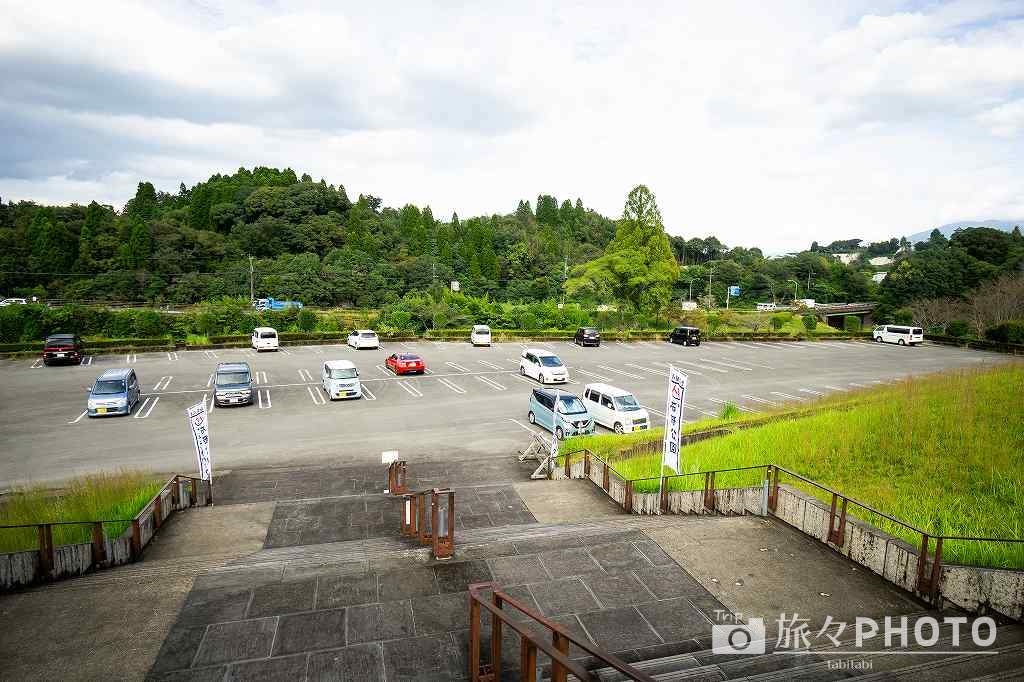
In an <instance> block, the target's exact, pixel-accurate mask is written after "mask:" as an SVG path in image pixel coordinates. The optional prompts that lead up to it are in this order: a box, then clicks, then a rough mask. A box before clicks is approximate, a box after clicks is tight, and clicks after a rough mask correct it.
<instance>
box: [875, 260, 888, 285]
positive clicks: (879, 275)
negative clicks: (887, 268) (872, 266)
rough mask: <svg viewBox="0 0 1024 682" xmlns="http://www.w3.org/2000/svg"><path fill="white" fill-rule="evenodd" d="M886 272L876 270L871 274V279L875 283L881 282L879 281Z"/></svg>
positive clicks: (883, 277)
mask: <svg viewBox="0 0 1024 682" xmlns="http://www.w3.org/2000/svg"><path fill="white" fill-rule="evenodd" d="M872 260H874V259H872ZM888 274H889V273H888V272H876V273H875V274H873V275H871V281H872V282H875V283H876V284H877V283H881V281H882V280H883V279H885V276H886V275H888Z"/></svg>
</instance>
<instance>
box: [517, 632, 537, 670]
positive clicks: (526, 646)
mask: <svg viewBox="0 0 1024 682" xmlns="http://www.w3.org/2000/svg"><path fill="white" fill-rule="evenodd" d="M519 679H520V680H524V681H525V682H537V645H536V644H534V643H533V642H532V641H530V638H529V637H527V636H526V635H521V636H520V637H519Z"/></svg>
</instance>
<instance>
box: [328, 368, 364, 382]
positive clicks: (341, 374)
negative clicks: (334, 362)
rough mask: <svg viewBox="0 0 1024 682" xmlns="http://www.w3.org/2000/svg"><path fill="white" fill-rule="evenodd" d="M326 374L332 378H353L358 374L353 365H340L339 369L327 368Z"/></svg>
mask: <svg viewBox="0 0 1024 682" xmlns="http://www.w3.org/2000/svg"><path fill="white" fill-rule="evenodd" d="M328 376H329V377H331V378H332V379H355V378H356V377H357V376H359V373H358V372H356V368H355V367H342V368H341V369H332V370H329V373H328Z"/></svg>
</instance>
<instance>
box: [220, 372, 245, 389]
mask: <svg viewBox="0 0 1024 682" xmlns="http://www.w3.org/2000/svg"><path fill="white" fill-rule="evenodd" d="M247 383H249V373H248V372H217V385H218V386H232V385H234V384H247Z"/></svg>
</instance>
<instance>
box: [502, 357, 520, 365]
mask: <svg viewBox="0 0 1024 682" xmlns="http://www.w3.org/2000/svg"><path fill="white" fill-rule="evenodd" d="M505 362H511V363H512V364H513V365H518V364H519V361H518V360H513V359H512V358H505Z"/></svg>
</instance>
